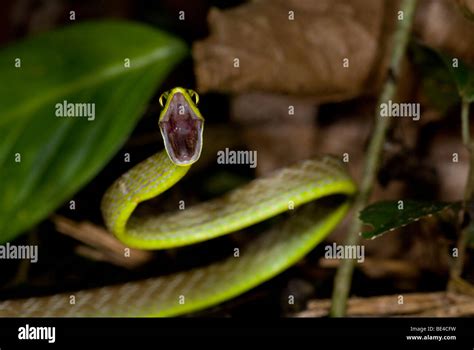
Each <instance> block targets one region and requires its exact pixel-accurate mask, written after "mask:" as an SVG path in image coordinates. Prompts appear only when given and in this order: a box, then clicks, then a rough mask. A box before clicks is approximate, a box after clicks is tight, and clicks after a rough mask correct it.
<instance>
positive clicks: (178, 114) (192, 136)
mask: <svg viewBox="0 0 474 350" xmlns="http://www.w3.org/2000/svg"><path fill="white" fill-rule="evenodd" d="M193 98H194V100H193ZM159 101H160V104H161V106H163V107H164V108H163V110H162V111H161V114H160V119H159V122H158V124H159V126H160V130H161V135H162V136H163V140H164V142H165V149H166V152H167V153H168V156H169V158H170V159H171V161H172V162H173V163H174V164H176V165H181V166H185V165H191V164H192V163H194V162H196V161H197V160H198V159H199V156H200V155H201V150H202V132H203V129H204V118H203V117H202V116H201V113H200V112H199V109H198V108H197V106H196V104H197V103H198V102H199V96H198V94H197V93H196V92H195V91H194V90H190V89H184V88H180V87H177V88H174V89H172V90H170V91H167V92H165V93H163V94H162V95H161V96H160V100H159Z"/></svg>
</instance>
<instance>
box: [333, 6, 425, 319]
mask: <svg viewBox="0 0 474 350" xmlns="http://www.w3.org/2000/svg"><path fill="white" fill-rule="evenodd" d="M416 4H417V1H416V0H403V2H402V4H401V7H400V10H401V11H403V14H404V19H403V20H400V21H399V22H398V25H397V28H396V30H395V33H394V37H393V49H392V54H391V59H390V66H389V75H388V77H387V80H386V82H385V84H384V87H383V90H382V93H381V95H380V97H379V101H378V102H379V103H378V104H377V106H380V104H382V103H386V102H387V101H388V100H391V99H392V98H394V96H395V93H396V88H397V79H398V77H399V75H400V74H399V73H400V66H401V61H402V58H403V56H404V55H405V51H406V47H407V43H408V39H409V36H410V33H411V27H412V23H413V18H414V13H415V9H416ZM389 120H390V118H382V117H381V116H380V114H379V113H376V114H375V128H374V132H373V135H372V138H371V140H370V143H369V148H368V150H367V157H366V159H365V164H364V171H363V175H362V182H361V185H360V189H359V193H358V195H357V196H356V198H355V200H354V216H353V218H352V222H351V226H350V231H349V233H348V235H347V239H346V241H345V244H346V245H356V244H357V243H358V242H359V239H360V237H359V233H360V231H361V222H360V220H359V217H358V215H359V212H360V211H361V210H362V209H364V208H365V207H366V206H367V203H368V200H369V197H370V195H371V193H372V188H373V184H374V183H375V180H376V174H377V171H378V169H379V163H380V158H381V155H382V149H383V145H384V143H385V136H386V133H387V130H388V127H389V124H390V122H389ZM353 271H354V260H352V259H346V260H344V261H343V262H342V264H341V266H340V267H339V269H338V270H337V273H336V277H335V280H334V290H333V295H332V307H331V316H333V317H341V316H344V315H345V311H346V302H347V298H348V296H349V291H350V286H351V282H352V273H353Z"/></svg>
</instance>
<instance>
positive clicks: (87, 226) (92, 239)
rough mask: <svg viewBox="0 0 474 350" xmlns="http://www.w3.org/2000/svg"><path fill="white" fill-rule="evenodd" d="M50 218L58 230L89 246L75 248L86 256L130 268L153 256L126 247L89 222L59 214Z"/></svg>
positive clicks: (147, 252)
mask: <svg viewBox="0 0 474 350" xmlns="http://www.w3.org/2000/svg"><path fill="white" fill-rule="evenodd" d="M51 219H52V221H53V223H54V224H55V226H56V229H57V230H58V232H60V233H63V234H65V235H68V236H70V237H72V238H74V239H77V240H78V241H80V242H83V243H85V244H86V245H88V246H89V247H81V248H78V249H76V252H77V253H78V254H83V255H84V256H87V257H88V258H91V259H94V260H99V261H107V262H109V263H111V264H114V265H118V266H122V267H125V268H128V269H132V268H136V267H138V266H140V265H143V264H145V263H147V262H149V261H150V260H151V259H152V257H153V254H152V253H151V252H149V251H144V250H138V249H132V248H128V247H127V246H126V245H124V244H123V243H121V242H120V241H119V240H117V239H116V238H115V237H114V236H112V235H111V234H110V233H109V232H107V231H106V230H105V229H103V228H102V227H100V226H97V225H94V224H92V223H90V222H75V221H72V220H70V219H67V218H65V217H63V216H59V215H54V216H53V217H52V218H51ZM90 247H91V248H90ZM92 248H93V249H92ZM127 249H128V250H127Z"/></svg>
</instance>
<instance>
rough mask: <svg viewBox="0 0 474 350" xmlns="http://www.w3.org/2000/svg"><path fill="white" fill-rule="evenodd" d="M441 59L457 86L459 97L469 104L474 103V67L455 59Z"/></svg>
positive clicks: (444, 57)
mask: <svg viewBox="0 0 474 350" xmlns="http://www.w3.org/2000/svg"><path fill="white" fill-rule="evenodd" d="M441 57H442V59H443V61H444V63H445V64H446V66H447V67H448V70H449V72H450V73H451V76H452V77H453V79H454V81H455V83H456V85H457V88H458V91H459V95H460V96H461V97H462V99H463V100H465V101H467V102H474V67H471V66H469V65H467V64H466V63H464V62H462V61H461V60H460V59H457V58H455V57H448V56H445V55H441Z"/></svg>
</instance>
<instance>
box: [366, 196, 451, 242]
mask: <svg viewBox="0 0 474 350" xmlns="http://www.w3.org/2000/svg"><path fill="white" fill-rule="evenodd" d="M459 205H460V203H459V202H455V203H447V202H434V201H415V200H400V201H382V202H377V203H374V204H371V205H369V206H368V207H366V208H365V209H364V210H362V211H361V212H360V213H359V219H360V220H361V221H362V223H363V224H364V225H369V226H371V227H372V228H373V229H372V230H371V231H365V232H362V237H364V238H375V237H377V236H380V235H381V234H382V233H385V232H387V231H393V230H395V229H396V228H399V227H402V226H405V225H408V224H410V223H412V222H414V221H418V220H419V219H422V218H424V217H426V216H431V215H433V214H436V213H438V212H440V211H442V210H444V209H447V208H450V207H458V206H459Z"/></svg>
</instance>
